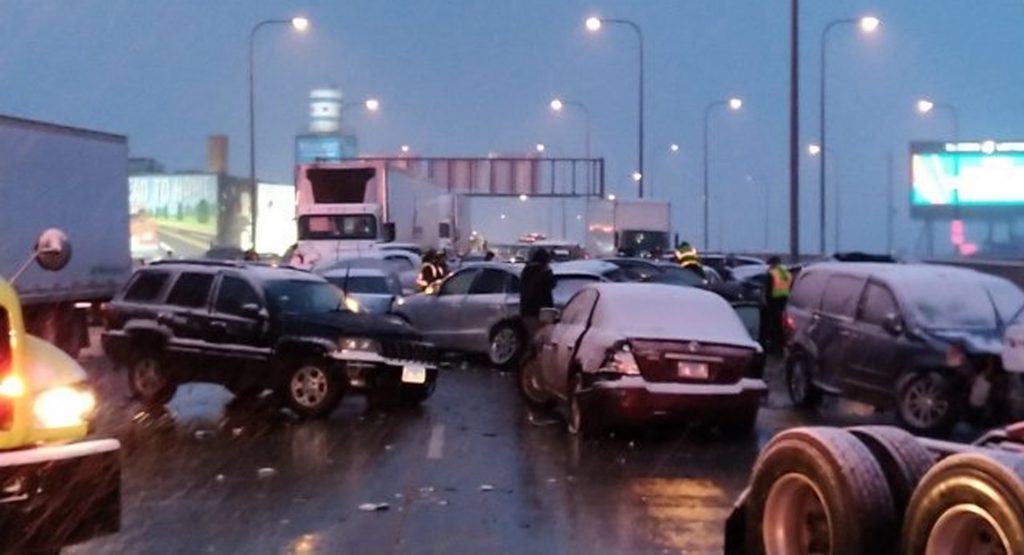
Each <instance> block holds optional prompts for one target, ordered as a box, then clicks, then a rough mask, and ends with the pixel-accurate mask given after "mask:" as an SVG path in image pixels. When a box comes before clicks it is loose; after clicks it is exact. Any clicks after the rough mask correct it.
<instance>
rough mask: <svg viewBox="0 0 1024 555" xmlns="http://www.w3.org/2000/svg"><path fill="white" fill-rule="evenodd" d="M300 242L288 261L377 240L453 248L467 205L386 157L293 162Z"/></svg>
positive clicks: (319, 257) (461, 236) (319, 260)
mask: <svg viewBox="0 0 1024 555" xmlns="http://www.w3.org/2000/svg"><path fill="white" fill-rule="evenodd" d="M295 184H296V220H297V221H296V223H297V225H298V244H297V247H296V249H295V251H294V253H293V255H292V258H291V263H292V264H294V265H297V266H301V267H311V266H315V265H322V264H324V263H325V262H329V261H331V260H334V259H337V258H339V257H341V256H344V255H346V254H348V253H351V252H353V251H356V252H358V251H361V250H368V249H373V248H375V247H376V246H377V245H378V244H379V243H384V242H392V241H394V242H399V243H412V244H416V245H419V246H420V247H421V248H424V249H428V248H450V249H457V248H458V246H459V244H460V242H465V241H468V240H469V234H468V232H467V233H462V231H461V230H460V228H459V225H460V223H461V222H462V221H468V219H469V214H468V209H469V205H468V203H467V202H464V200H465V199H463V198H461V197H460V196H459V195H457V194H452V193H449V192H448V190H447V188H445V187H442V186H440V185H438V184H437V183H436V182H434V181H431V180H429V179H424V178H422V177H420V176H418V175H416V174H414V173H411V172H409V171H407V170H406V169H405V168H403V167H401V166H400V165H398V164H395V163H394V162H393V161H389V160H386V159H380V160H374V159H367V160H349V161H344V162H331V163H315V164H300V165H298V166H297V167H296V175H295Z"/></svg>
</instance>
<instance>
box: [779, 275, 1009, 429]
mask: <svg viewBox="0 0 1024 555" xmlns="http://www.w3.org/2000/svg"><path fill="white" fill-rule="evenodd" d="M1022 306H1024V292H1022V291H1021V290H1020V289H1019V288H1018V287H1017V286H1016V285H1014V284H1013V283H1011V282H1009V281H1007V280H1005V279H1003V278H999V277H996V276H992V275H988V274H983V273H980V272H976V271H973V270H968V269H963V268H955V267H951V266H941V265H932V264H881V263H821V264H814V265H811V266H808V267H807V268H806V269H804V271H803V272H801V273H800V276H799V278H798V279H797V281H796V283H795V284H794V286H793V291H792V295H791V296H790V298H789V303H788V305H787V308H786V315H785V323H786V327H787V330H788V332H789V342H788V346H787V350H786V384H787V388H788V391H789V396H790V398H791V399H792V401H793V403H794V404H795V405H797V406H800V407H813V406H815V405H816V404H817V403H818V401H820V399H821V395H822V393H832V394H838V395H842V396H844V397H848V398H850V399H854V400H857V401H861V402H864V403H868V404H872V405H875V406H877V407H882V408H895V409H896V413H897V415H898V417H899V419H900V421H901V423H902V424H903V425H904V426H905V427H907V428H908V429H910V430H912V431H914V432H917V433H921V434H932V435H935V434H943V433H946V432H948V431H949V429H950V428H951V427H952V426H953V425H954V424H956V422H957V421H958V420H959V419H960V417H965V418H967V420H968V421H970V422H972V423H974V424H978V425H984V424H990V423H992V422H993V421H1003V420H1006V419H1009V418H1017V417H1020V416H1021V415H1022V414H1021V409H1022V407H1024V380H1022V377H1021V375H1020V374H1015V373H1008V372H1005V371H1004V370H1003V368H1002V364H1001V361H1000V351H1001V341H1002V337H1003V333H1004V330H1005V328H1006V325H1007V324H1008V323H1009V321H1010V320H1012V319H1013V318H1015V317H1016V316H1017V315H1018V313H1019V312H1020V310H1021V307H1022Z"/></svg>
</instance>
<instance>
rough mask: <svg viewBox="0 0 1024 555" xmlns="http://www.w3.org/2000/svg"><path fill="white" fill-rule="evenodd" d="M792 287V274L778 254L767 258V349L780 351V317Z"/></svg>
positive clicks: (782, 338)
mask: <svg viewBox="0 0 1024 555" xmlns="http://www.w3.org/2000/svg"><path fill="white" fill-rule="evenodd" d="M792 287H793V274H792V273H790V271H789V269H788V268H786V266H785V265H783V264H782V260H780V259H779V257H778V256H773V257H771V258H769V259H768V291H767V292H766V295H765V296H766V297H767V298H766V299H765V301H766V303H765V306H766V318H765V319H766V322H765V328H766V329H765V331H766V332H767V334H766V336H767V337H766V339H767V343H768V350H769V351H773V352H781V351H782V348H783V347H784V346H785V343H786V337H785V332H784V331H783V330H784V328H783V325H782V318H783V313H784V312H785V310H786V301H787V300H789V290H790V289H791V288H792Z"/></svg>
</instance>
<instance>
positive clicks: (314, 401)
mask: <svg viewBox="0 0 1024 555" xmlns="http://www.w3.org/2000/svg"><path fill="white" fill-rule="evenodd" d="M343 387H344V380H343V379H342V377H341V376H340V375H338V373H337V372H334V371H332V370H331V369H330V368H329V366H328V364H327V363H326V361H324V360H323V359H319V358H308V359H300V360H298V361H295V362H293V363H291V364H289V365H287V366H286V371H285V380H284V387H283V389H284V391H283V397H284V399H285V402H286V403H287V404H288V407H289V408H291V409H292V410H293V411H295V412H296V414H298V415H299V416H302V417H306V418H322V417H325V416H327V415H329V414H330V413H331V412H333V411H334V409H335V407H337V406H338V403H339V402H340V401H341V395H342V388H343Z"/></svg>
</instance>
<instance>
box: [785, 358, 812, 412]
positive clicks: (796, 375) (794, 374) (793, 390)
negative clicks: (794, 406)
mask: <svg viewBox="0 0 1024 555" xmlns="http://www.w3.org/2000/svg"><path fill="white" fill-rule="evenodd" d="M808 381H809V380H808V376H807V367H806V365H805V363H804V361H802V360H797V361H794V362H793V367H792V368H791V369H790V371H789V382H788V384H787V385H789V396H790V397H791V398H792V400H793V401H795V402H797V403H800V402H802V401H803V400H804V399H805V398H806V397H807V382H808Z"/></svg>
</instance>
